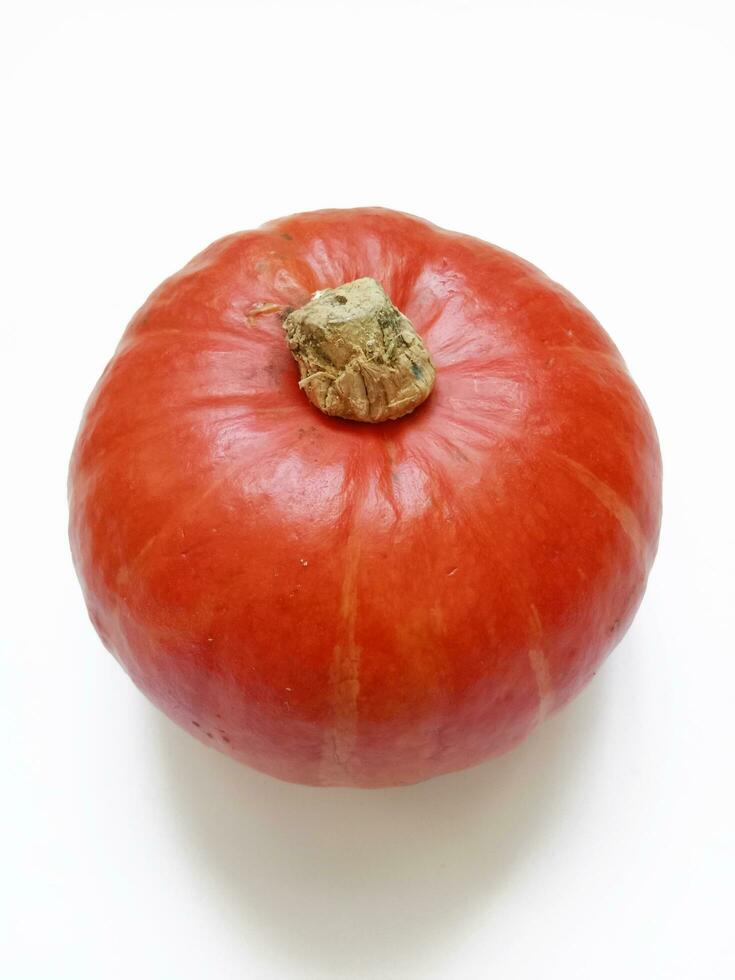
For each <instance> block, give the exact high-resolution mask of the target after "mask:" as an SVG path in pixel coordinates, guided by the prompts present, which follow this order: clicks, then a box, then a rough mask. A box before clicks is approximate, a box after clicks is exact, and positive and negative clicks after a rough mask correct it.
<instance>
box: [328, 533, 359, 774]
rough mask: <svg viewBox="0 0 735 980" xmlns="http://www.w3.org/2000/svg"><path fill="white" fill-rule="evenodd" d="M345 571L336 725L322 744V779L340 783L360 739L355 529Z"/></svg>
mask: <svg viewBox="0 0 735 980" xmlns="http://www.w3.org/2000/svg"><path fill="white" fill-rule="evenodd" d="M345 550H346V557H345V571H344V578H343V580H342V592H341V596H340V616H341V617H342V623H343V625H344V638H343V641H342V642H341V643H338V644H336V646H335V648H334V653H333V655H332V664H331V669H330V673H329V686H330V701H331V705H332V712H333V718H332V726H331V729H328V730H327V732H326V736H325V739H324V745H323V748H322V760H321V767H320V773H321V778H322V782H324V783H335V782H336V783H339V782H341V781H342V777H344V775H345V773H346V772H348V769H349V763H350V759H351V758H352V755H353V753H354V750H355V743H356V741H357V698H358V695H359V693H360V659H361V655H362V650H361V649H360V647H359V646H358V645H357V642H356V639H355V627H356V623H357V588H358V581H357V579H358V572H359V568H360V541H359V539H358V537H357V535H356V533H355V531H354V529H353V531H352V532H351V533H350V536H349V538H348V540H347V547H346V549H345Z"/></svg>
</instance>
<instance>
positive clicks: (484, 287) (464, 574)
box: [69, 208, 661, 787]
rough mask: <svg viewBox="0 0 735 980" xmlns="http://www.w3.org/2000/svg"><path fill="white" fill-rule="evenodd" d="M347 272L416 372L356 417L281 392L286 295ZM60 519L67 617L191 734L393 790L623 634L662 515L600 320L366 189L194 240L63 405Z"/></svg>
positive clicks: (305, 293) (490, 252) (571, 677)
mask: <svg viewBox="0 0 735 980" xmlns="http://www.w3.org/2000/svg"><path fill="white" fill-rule="evenodd" d="M363 276H371V277H373V278H374V279H376V280H377V281H378V282H380V283H381V284H382V285H383V287H384V288H385V290H386V292H387V293H388V295H389V296H390V297H391V299H392V300H393V302H394V304H395V305H396V306H397V307H398V308H399V309H400V310H401V311H402V312H403V313H405V315H406V316H407V317H408V318H409V319H410V320H411V322H412V323H413V325H414V327H415V328H416V330H417V331H418V333H419V334H420V335H421V337H422V338H423V339H424V341H425V343H426V345H427V347H428V348H429V351H430V352H431V356H432V358H433V361H434V364H435V365H436V371H437V380H436V385H435V388H434V391H433V393H432V394H431V396H430V397H429V399H428V400H427V401H426V402H425V404H423V405H422V406H421V407H419V408H418V409H417V410H416V411H415V412H413V413H412V414H411V415H408V416H405V417H404V418H402V419H399V420H397V421H391V422H384V423H381V424H378V425H369V424H364V423H359V422H347V421H344V420H342V419H335V418H329V417H327V416H325V415H323V414H321V413H320V412H319V411H318V410H317V409H316V408H314V407H313V406H312V405H311V404H310V403H309V402H308V401H307V399H306V398H305V396H304V394H303V392H301V391H300V390H299V387H298V371H297V367H296V364H295V362H294V360H293V358H292V357H291V355H290V353H289V351H288V349H287V346H286V343H285V341H284V331H283V326H282V316H283V315H284V312H285V311H287V310H288V309H289V308H294V307H298V306H301V305H302V304H304V303H305V302H306V301H307V300H308V299H309V297H310V296H311V294H312V293H314V291H316V290H319V289H324V288H326V287H333V286H338V285H340V284H342V283H345V282H348V281H351V280H353V279H357V278H360V277H363ZM69 500H70V540H71V547H72V553H73V557H74V562H75V566H76V569H77V573H78V575H79V579H80V581H81V584H82V587H83V590H84V595H85V599H86V602H87V606H88V609H89V613H90V617H91V619H92V622H93V623H94V625H95V627H96V629H97V631H98V633H99V635H100V637H101V638H102V640H103V642H104V643H105V644H106V646H107V647H108V649H110V650H111V651H112V652H113V653H114V655H115V656H116V657H117V659H118V660H119V661H120V663H121V664H122V665H123V667H124V668H125V669H126V670H127V672H128V673H129V675H130V676H131V678H132V679H133V681H134V682H135V683H136V684H137V685H138V687H139V688H140V689H141V690H142V691H143V692H144V693H145V694H146V695H147V696H148V697H149V698H150V699H151V701H153V702H154V703H155V704H156V705H157V706H158V707H159V708H160V709H161V710H163V711H164V712H165V713H166V714H167V715H168V716H169V717H170V718H172V719H173V720H174V721H176V722H178V723H179V724H180V725H181V726H183V727H184V728H185V729H187V730H188V731H189V732H191V734H193V735H195V736H196V737H197V738H199V739H201V740H203V741H204V742H205V743H208V744H210V745H213V746H215V747H217V748H218V749H220V750H222V751H224V752H227V753H229V754H230V755H232V756H234V757H235V758H236V759H239V760H240V761H242V762H244V763H246V764H248V765H250V766H253V767H254V768H256V769H259V770H261V771H263V772H267V773H270V774H272V775H274V776H277V777H279V778H281V779H286V780H291V781H295V782H300V783H308V784H313V785H352V786H364V787H374V786H389V785H398V784H403V783H411V782H416V781H418V780H422V779H426V778H428V777H431V776H435V775H437V774H440V773H444V772H448V771H451V770H455V769H460V768H463V767H466V766H470V765H474V764H476V763H479V762H480V761H482V760H484V759H486V758H487V757H489V756H492V755H496V754H498V753H501V752H504V751H505V750H507V749H509V748H510V747H511V746H513V745H514V744H515V743H517V742H518V741H519V740H520V739H522V738H523V737H524V736H525V735H526V734H527V733H528V732H530V731H531V730H532V729H533V728H534V726H535V725H536V724H538V722H539V721H540V720H541V719H542V718H543V717H544V716H545V715H546V714H548V712H550V711H553V710H555V709H557V708H559V707H560V706H562V705H563V704H564V703H565V702H567V701H569V699H570V698H572V697H573V696H574V695H575V694H576V693H577V692H578V691H579V690H580V689H581V688H582V687H583V686H584V685H585V684H586V683H587V681H588V680H589V679H590V678H591V677H592V675H593V674H594V673H595V671H596V670H597V668H598V667H599V665H600V663H601V662H602V660H603V659H604V658H605V656H606V655H607V654H608V653H609V651H610V650H611V649H612V648H613V647H614V646H615V645H616V644H617V643H618V641H619V640H620V638H621V637H622V636H623V634H624V633H625V631H626V629H627V627H628V625H629V624H630V622H631V619H632V617H633V615H634V613H635V611H636V609H637V607H638V605H639V602H640V600H641V598H642V595H643V592H644V589H645V584H646V579H647V575H648V572H649V569H650V567H651V563H652V561H653V558H654V555H655V551H656V546H657V541H658V533H659V525H660V514H661V463H660V455H659V449H658V442H657V438H656V433H655V429H654V426H653V423H652V421H651V418H650V415H649V412H648V410H647V408H646V405H645V403H644V401H643V399H642V397H641V395H640V394H639V392H638V390H637V388H636V387H635V385H634V383H633V381H632V380H631V378H630V376H629V374H628V372H627V370H626V367H625V364H624V362H623V360H622V358H621V356H620V354H619V353H618V351H617V349H616V347H615V346H614V345H613V343H612V342H611V340H610V339H609V337H608V336H607V335H606V333H605V332H604V331H603V329H602V328H601V326H600V325H599V324H598V323H597V321H596V320H595V319H594V318H593V316H592V315H591V314H590V313H589V312H588V311H587V310H586V309H585V308H584V307H583V306H582V305H581V304H580V303H579V302H578V301H577V300H576V299H574V297H573V296H571V295H570V294H569V293H568V292H567V291H566V290H564V289H562V288H561V287H560V286H558V285H556V284H555V283H553V282H551V281H550V280H549V279H547V278H546V277H545V276H544V275H543V274H542V273H541V272H540V271H539V270H538V269H536V268H535V267H533V266H532V265H529V264H528V263H527V262H525V261H523V260H521V259H520V258H518V257H517V256H515V255H512V254H510V253H508V252H506V251H503V250H501V249H499V248H496V247H494V246H492V245H489V244H487V243H485V242H482V241H479V240H476V239H474V238H470V237H468V236H465V235H459V234H454V233H450V232H447V231H444V230H442V229H439V228H437V227H435V226H434V225H431V224H429V223H427V222H425V221H422V220H420V219H418V218H415V217H412V216H409V215H406V214H402V213H398V212H393V211H388V210H384V209H379V208H364V209H363V208H360V209H354V210H343V211H341V210H329V211H318V212H312V213H306V214H298V215H294V216H291V217H288V218H284V219H281V220H278V221H274V222H272V223H270V224H267V225H265V226H263V227H262V228H260V229H258V230H255V231H248V232H243V233H239V234H235V235H231V236H229V237H227V238H224V239H222V240H221V241H218V242H216V243H215V244H213V245H211V246H210V247H209V248H207V249H206V250H205V251H204V252H202V253H201V254H200V255H199V256H197V257H196V258H195V259H193V261H191V262H190V263H189V264H188V265H187V266H186V267H185V268H184V269H183V270H182V271H181V272H179V273H177V274H176V275H174V276H172V277H171V278H170V279H168V280H166V281H165V282H164V283H163V284H162V285H161V286H160V287H159V288H158V289H157V290H156V291H155V292H154V293H153V294H152V296H151V297H150V298H149V299H148V301H147V302H146V303H145V305H144V306H143V307H142V309H141V310H140V311H139V312H138V313H137V314H136V315H135V317H134V318H133V320H132V322H131V323H130V325H129V326H128V328H127V330H126V332H125V334H124V336H123V338H122V340H121V342H120V345H119V347H118V349H117V351H116V353H115V356H114V357H113V359H112V361H111V362H110V363H109V364H108V366H107V368H106V370H105V372H104V374H103V376H102V378H101V379H100V381H99V383H98V385H97V387H96V389H95V391H94V392H93V394H92V396H91V398H90V400H89V403H88V405H87V407H86V410H85V413H84V417H83V420H82V424H81V429H80V432H79V435H78V438H77V442H76V445H75V448H74V452H73V456H72V460H71V468H70V476H69Z"/></svg>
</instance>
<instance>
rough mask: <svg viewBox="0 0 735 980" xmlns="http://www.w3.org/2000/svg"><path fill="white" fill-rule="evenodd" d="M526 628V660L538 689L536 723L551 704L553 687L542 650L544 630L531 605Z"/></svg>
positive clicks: (544, 714) (536, 611)
mask: <svg viewBox="0 0 735 980" xmlns="http://www.w3.org/2000/svg"><path fill="white" fill-rule="evenodd" d="M528 626H529V633H530V636H531V646H530V649H529V651H528V660H529V663H530V664H531V670H532V671H533V676H534V678H535V679H536V687H537V688H538V721H543V719H544V718H545V717H546V715H547V714H548V713H549V711H550V710H551V707H552V704H553V698H554V686H553V684H552V681H551V670H550V668H549V661H548V660H547V659H546V654H545V653H544V651H543V649H542V644H543V633H544V630H543V626H542V625H541V617H540V616H539V614H538V609H537V608H536V607H535V606H534V605H533V603H531V608H530V611H529V616H528Z"/></svg>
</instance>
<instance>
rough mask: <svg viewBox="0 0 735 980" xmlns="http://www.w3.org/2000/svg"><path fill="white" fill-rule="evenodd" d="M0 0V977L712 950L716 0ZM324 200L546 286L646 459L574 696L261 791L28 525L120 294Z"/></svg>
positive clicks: (723, 569)
mask: <svg viewBox="0 0 735 980" xmlns="http://www.w3.org/2000/svg"><path fill="white" fill-rule="evenodd" d="M123 8H124V9H123ZM450 8H451V12H450ZM3 9H4V17H3V20H4V24H3V28H2V30H1V31H0V34H1V35H2V39H1V40H0V73H1V74H2V92H3V99H4V107H3V122H2V136H3V137H4V142H5V149H4V151H3V153H2V156H1V157H0V167H1V168H2V171H3V174H2V180H0V193H2V198H3V202H2V222H1V224H0V227H1V229H2V269H3V273H4V280H5V283H4V289H3V310H2V327H1V330H2V338H1V343H2V351H1V360H0V365H1V370H2V383H1V384H0V398H1V399H2V406H1V413H2V414H1V415H0V418H1V419H2V429H3V434H2V458H3V478H2V482H0V494H1V495H2V514H3V517H4V527H3V534H2V557H3V561H2V564H1V565H0V586H1V592H0V594H1V595H2V596H3V630H2V637H1V638H0V644H1V645H2V668H1V669H2V675H3V676H2V682H1V688H0V698H1V699H2V701H1V704H0V721H1V723H2V726H3V735H2V741H1V743H0V745H1V748H0V752H1V753H2V759H1V763H2V773H3V779H2V786H3V789H4V800H3V802H2V807H1V809H0V825H1V826H2V834H1V835H0V868H1V871H0V889H1V892H0V900H1V901H2V909H1V910H0V932H1V933H2V936H0V975H2V976H3V977H7V978H8V980H29V978H33V980H67V978H69V980H92V978H93V980H101V978H104V980H129V978H131V977H134V978H136V980H162V978H170V977H176V978H177V980H191V978H207V980H209V978H217V980H229V978H241V977H253V978H257V980H271V978H278V980H290V978H296V977H298V978H327V980H331V978H340V980H345V978H347V980H351V978H357V980H365V978H371V980H372V978H375V980H386V978H387V980H394V978H400V980H403V978H421V980H434V978H442V980H444V978H450V980H454V978H458V980H474V978H486V977H498V978H502V980H526V978H529V980H530V978H533V980H538V978H543V980H554V978H565V980H589V978H590V977H594V978H595V980H619V978H620V977H625V978H627V980H679V978H681V980H710V978H712V980H727V978H728V977H730V976H733V975H735V954H734V951H733V938H732V910H733V904H734V903H735V889H734V888H733V877H734V875H735V856H734V854H733V842H732V840H733V838H732V828H733V824H734V822H735V805H734V800H733V793H734V790H733V748H735V744H734V743H735V740H734V738H733V725H732V718H733V707H732V705H733V686H734V685H735V644H734V643H733V626H734V625H735V624H734V623H733V598H734V587H735V564H734V562H733V557H732V556H733V548H734V546H735V539H734V530H733V503H732V493H733V490H732V488H733V476H734V475H735V473H734V468H733V441H734V440H733V420H734V418H735V412H733V364H734V362H735V345H734V342H733V335H734V330H733V328H734V320H735V316H734V314H733V309H734V302H733V286H732V284H733V274H734V273H733V269H734V262H733V259H734V257H735V256H734V255H733V248H732V240H733V239H732V228H733V219H734V218H735V215H734V214H733V207H732V205H733V199H732V182H733V171H734V162H735V161H734V160H733V155H732V152H731V151H732V147H731V146H728V144H727V138H728V134H729V131H731V129H732V86H733V73H732V70H731V64H732V28H733V23H732V19H731V15H730V11H731V9H732V8H731V5H730V4H728V3H726V2H723V3H721V4H717V3H714V2H706V0H705V2H699V3H691V4H684V3H676V2H668V3H664V2H661V3H652V2H636V3H633V2H621V3H613V2H609V3H582V2H580V3H573V2H568V3H562V2H559V0H557V2H551V3H541V2H538V3H536V4H532V3H529V2H525V3H513V4H511V3H509V4H508V5H507V6H506V5H502V4H492V3H484V4H483V3H473V2H468V0H465V2H457V3H454V4H448V5H447V8H446V9H444V8H443V7H442V6H441V5H438V4H433V3H423V4H418V3H417V4H411V3H406V2H403V3H401V2H399V0H392V2H390V3H387V2H386V3H382V2H379V3H373V4H372V5H369V4H359V5H358V4H354V3H349V2H347V3H342V4H340V5H335V6H334V7H331V8H330V7H328V6H326V5H323V4H319V3H317V4H313V5H310V4H308V3H300V4H296V3H294V4H293V5H289V4H286V3H283V2H275V0H274V2H270V3H263V4H262V5H261V4H259V3H250V4H248V3H237V4H232V5H231V6H224V5H222V4H217V3H213V4H211V5H210V4H209V3H204V2H202V3H198V4H186V3H176V4H174V3H171V4H169V5H166V4H164V3H161V2H153V3H142V2H141V3H140V4H137V3H128V4H115V5H113V4H109V5H105V4H99V3H96V4H92V3H89V4H88V5H85V4H82V3H79V2H70V3H65V4H52V3H45V4H43V3H30V4H21V3H17V4H15V5H13V6H12V7H10V6H9V5H8V6H4V8H3ZM325 134H327V135H329V136H330V137H331V143H328V144H326V145H325V143H324V142H323V141H322V140H323V137H324V135H325ZM358 204H382V205H386V206H392V207H397V208H401V209H404V210H407V211H411V212H414V213H416V214H420V215H423V216H425V217H428V218H430V219H432V220H433V221H435V222H437V223H439V224H442V225H445V226H447V227H450V228H454V229H458V230H462V231H466V232H470V233H474V234H477V235H479V236H480V237H483V238H488V239H490V240H491V241H495V242H497V243H498V244H501V245H504V246H506V247H509V248H511V249H513V250H515V251H517V252H520V253H521V254H523V255H524V256H526V257H527V258H529V259H531V260H532V261H534V262H535V263H537V264H538V265H540V266H541V267H542V268H543V269H545V270H546V271H547V272H548V273H549V274H551V275H552V276H554V277H555V278H557V279H559V280H560V281H562V282H563V283H564V284H565V285H567V286H568V287H569V288H571V289H572V290H573V291H574V292H576V293H577V294H578V295H579V297H580V298H581V299H582V300H583V301H584V302H585V303H586V304H587V305H588V306H589V307H590V308H591V309H592V310H593V311H594V312H595V314H596V315H597V316H598V317H599V318H600V319H601V320H602V322H603V323H604V324H605V326H606V327H607V329H608V330H609V332H610V333H611V334H612V336H613V337H614V339H615V340H616V342H617V343H618V345H619V346H620V348H621V349H622V351H623V353H624V355H625V357H626V359H627V360H628V363H629V365H630V367H631V370H632V372H633V374H634V376H635V378H636V379H637V381H638V383H639V385H640V386H641V388H642V390H643V391H644V393H645V395H646V398H647V399H648V401H649V404H650V406H651V409H652V411H653V414H654V416H655V419H656V421H657V424H658V427H659V431H660V435H661V442H662V447H663V454H664V462H665V521H664V531H663V537H662V542H661V549H660V553H659V558H658V562H657V565H656V567H655V570H654V573H653V576H652V579H651V582H650V587H649V591H648V595H647V597H646V599H645V601H644V604H643V607H642V609H641V611H640V614H639V616H638V618H637V620H636V622H635V624H634V626H633V628H632V630H631V631H630V633H629V635H628V637H627V638H626V640H625V641H624V642H623V644H622V645H621V646H620V648H619V649H618V650H617V651H616V653H615V654H614V655H613V657H612V658H611V660H610V661H609V662H608V664H607V665H606V666H605V668H604V669H603V670H602V671H601V673H600V674H599V676H598V678H597V679H596V680H595V682H594V683H593V685H592V686H591V687H590V688H589V689H588V691H587V692H586V693H585V694H584V695H583V696H582V697H581V698H580V699H579V700H578V701H577V702H576V703H575V704H573V705H572V706H571V707H570V708H569V709H568V710H566V711H565V712H564V713H563V714H561V715H560V716H558V717H556V718H554V719H552V720H551V721H549V722H548V723H547V724H546V725H545V726H544V727H543V729H542V730H541V731H539V732H538V733H537V734H536V735H535V736H534V737H532V738H531V739H530V740H529V741H528V742H527V743H526V744H525V745H524V746H523V747H521V748H520V749H519V750H517V751H516V752H514V753H513V754H511V755H510V756H507V757H505V758H504V759H502V760H499V761H497V762H494V763H491V764H488V765H485V766H483V767H481V768H479V769H476V770H474V771H471V772H466V773H462V774H459V775H456V776H452V777H447V778H444V779H440V780H436V781H434V782H431V783H426V784H424V785H420V786H417V787H414V788H410V789H404V790H397V791H389V792H388V791H386V792H350V791H336V792H335V791H320V790H312V789H305V788H300V787H293V786H288V785H284V784H280V783H277V782H275V781H272V780H269V779H267V778H265V777H262V776H259V775H256V774H253V773H251V772H248V771H247V770H245V769H243V768H240V767H238V766H237V765H235V764H234V763H230V762H229V761H228V760H226V759H224V758H223V757H220V756H218V755H217V754H215V753H214V752H213V751H211V750H208V749H205V748H203V747H202V746H200V745H199V744H197V743H195V742H194V741H192V740H190V739H189V738H188V737H187V736H185V735H184V734H182V733H180V732H178V731H177V730H175V729H174V728H173V727H172V726H171V725H170V724H169V723H168V722H166V721H165V720H164V719H162V718H161V717H159V716H158V715H157V714H156V712H155V711H154V709H153V708H151V707H149V706H148V704H147V703H146V702H145V701H144V699H143V697H142V696H141V695H139V694H138V692H137V691H136V690H135V689H134V688H133V686H132V684H131V683H130V682H129V681H128V679H127V678H126V677H125V676H124V674H123V673H122V671H121V670H120V669H119V668H118V667H117V665H116V664H115V663H114V661H113V659H112V658H111V657H110V656H108V655H107V654H106V653H105V652H104V650H103V648H102V645H101V644H100V642H99V641H98V640H97V638H96V636H95V634H94V632H93V630H92V627H91V626H90V624H89V623H88V621H87V618H86V615H85V611H84V609H83V605H82V600H81V595H80V591H79V589H78V586H77V583H76V580H75V578H74V574H73V571H72V567H71V562H70V559H69V555H68V549H67V543H66V528H65V521H66V503H65V478H66V465H67V460H68V455H69V452H70V449H71V445H72V441H73V437H74V434H75V430H76V426H77V424H78V421H79V417H80V413H81V409H82V405H83V403H84V401H85V399H86V397H87V394H88V392H89V390H90V389H91V387H92V385H93V384H94V382H95V380H96V378H97V376H98V374H99V373H100V371H101V369H102V367H103V366H104V364H105V361H106V359H107V358H108V357H109V356H110V355H111V353H112V351H113V348H114V346H115V343H116V342H117V339H118V337H119V335H120V333H121V331H122V329H123V327H124V325H125V323H126V321H127V319H128V318H129V316H130V315H131V314H132V313H133V311H134V310H135V309H136V308H137V306H138V305H139V304H140V303H141V302H142V301H143V300H144V299H145V297H146V295H147V294H148V292H149V291H150V290H151V289H152V288H153V287H154V286H155V285H156V284H157V283H158V281H159V280H160V279H162V278H163V277H164V276H166V275H167V274H169V273H170V272H172V271H174V270H175V269H176V268H178V267H179V266H180V265H182V264H183V263H184V262H185V261H186V260H187V259H188V258H190V257H191V256H192V255H193V254H194V253H195V252H197V251H198V250H199V249H200V248H202V247H203V246H204V245H206V244H207V243H208V242H210V241H211V240H213V239H215V238H217V237H219V236H220V235H222V234H225V233H227V232H230V231H233V230H236V229H238V228H243V227H252V226H254V225H257V224H259V223H261V222H263V221H265V220H268V219H270V218H273V217H276V216H278V215H281V214H286V213H289V212H291V211H296V210H306V209H310V208H314V207H323V206H350V205H358Z"/></svg>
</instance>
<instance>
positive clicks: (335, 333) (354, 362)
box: [283, 277, 436, 422]
mask: <svg viewBox="0 0 735 980" xmlns="http://www.w3.org/2000/svg"><path fill="white" fill-rule="evenodd" d="M283 326H284V329H285V331H286V341H287V343H288V346H289V349H290V351H291V353H292V354H293V356H294V358H295V359H296V361H297V363H298V365H299V369H300V371H301V381H300V382H299V387H300V388H302V389H303V391H304V393H305V394H306V397H307V398H308V399H309V401H310V402H312V404H314V405H316V407H317V408H319V409H320V410H321V411H322V412H324V414H325V415H336V416H338V417H339V418H343V419H352V420H353V421H358V422H384V421H386V420H387V419H397V418H400V417H401V416H402V415H407V414H408V413H409V412H412V411H413V410H414V409H415V408H416V407H417V406H418V405H420V404H421V403H422V402H423V401H425V400H426V399H427V398H428V397H429V394H430V393H431V389H432V388H433V386H434V380H435V378H436V371H435V369H434V365H433V364H432V362H431V357H430V356H429V352H428V351H427V349H426V347H425V346H424V343H423V341H422V340H421V338H420V337H419V335H418V334H417V333H416V331H415V330H414V328H413V325H412V324H411V322H410V320H408V319H407V318H406V317H405V316H404V315H403V314H402V313H401V312H400V311H399V310H397V309H396V307H395V306H394V305H393V304H392V303H391V301H390V297H389V296H388V295H387V293H386V292H385V290H384V289H383V287H382V286H381V285H380V283H378V282H376V281H375V279H370V278H367V277H366V278H364V279H355V280H354V281H353V282H348V283H345V284H344V285H342V286H338V287H336V288H335V289H322V290H320V291H319V292H317V293H315V294H314V295H313V296H312V298H311V299H310V300H309V302H308V303H306V304H304V306H301V307H299V309H297V310H292V311H291V312H290V313H289V314H288V316H287V317H286V318H285V320H284V323H283Z"/></svg>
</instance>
